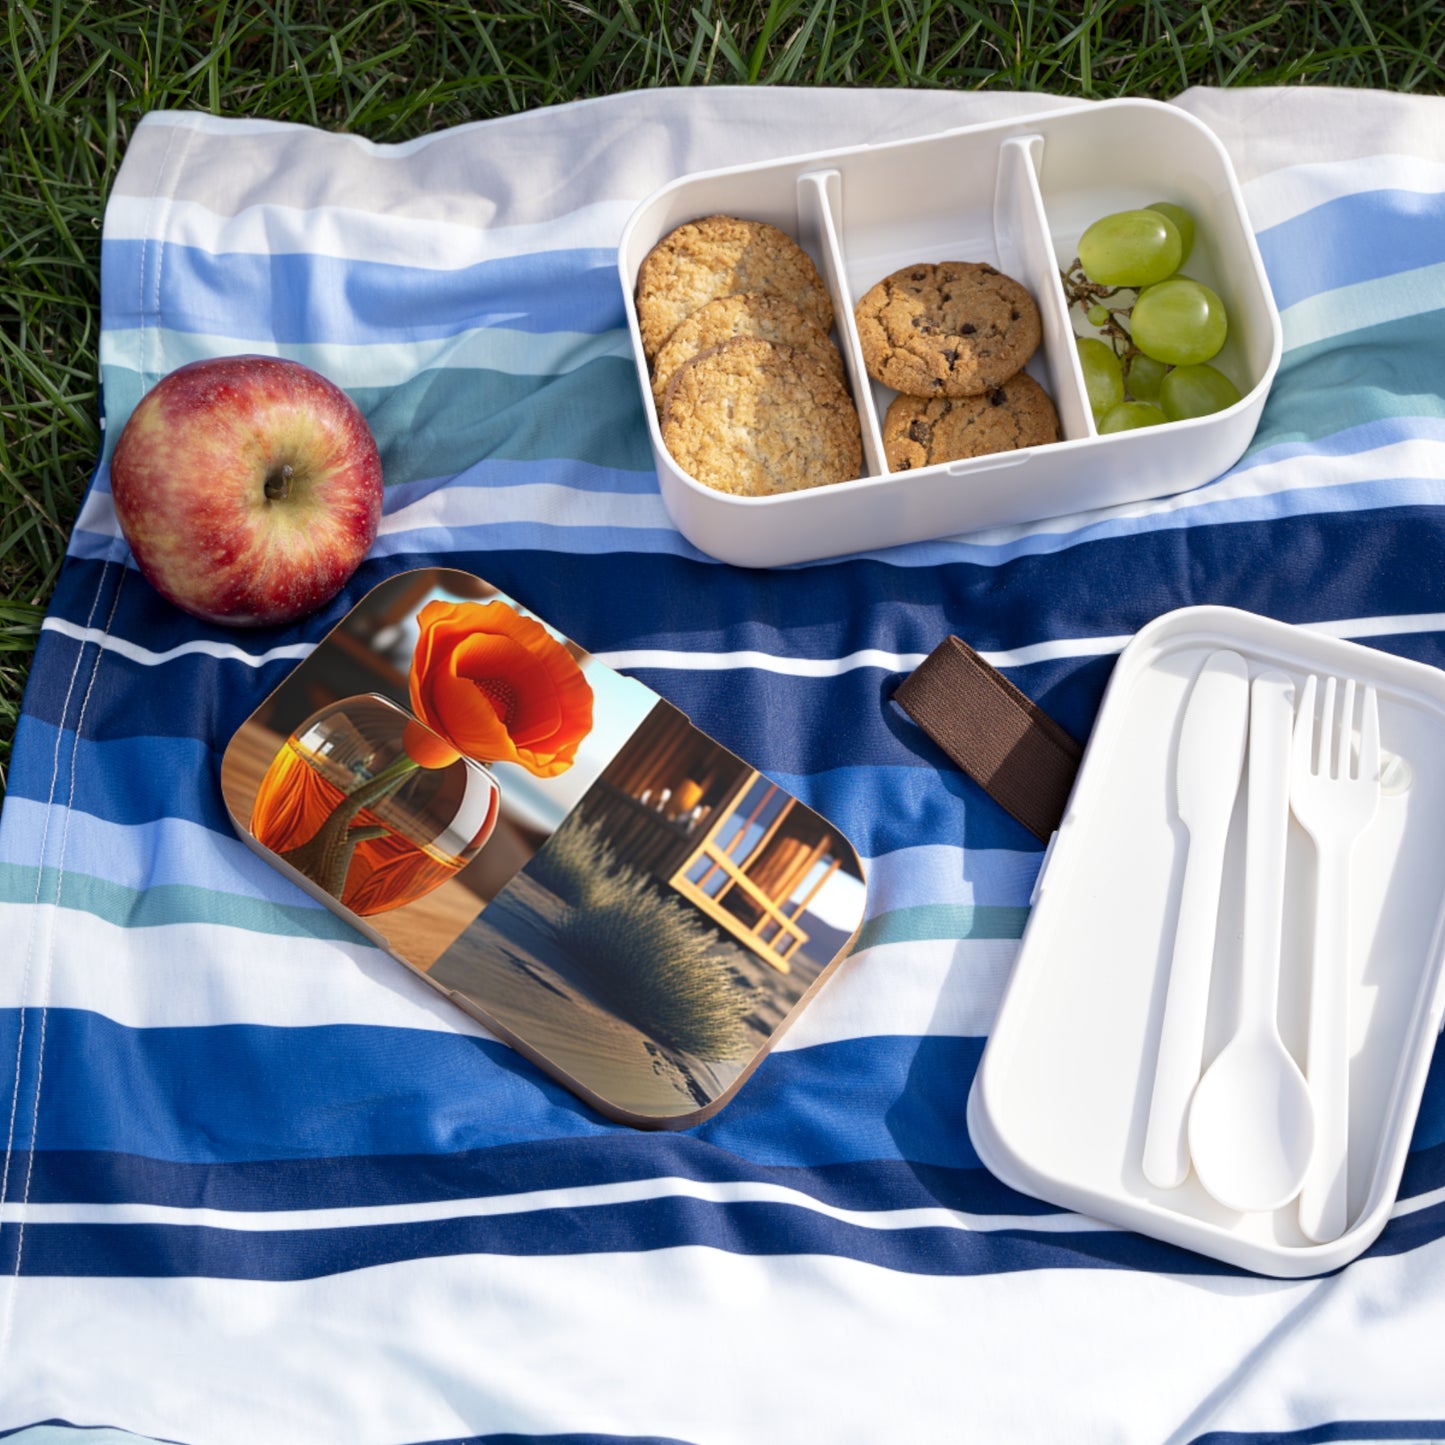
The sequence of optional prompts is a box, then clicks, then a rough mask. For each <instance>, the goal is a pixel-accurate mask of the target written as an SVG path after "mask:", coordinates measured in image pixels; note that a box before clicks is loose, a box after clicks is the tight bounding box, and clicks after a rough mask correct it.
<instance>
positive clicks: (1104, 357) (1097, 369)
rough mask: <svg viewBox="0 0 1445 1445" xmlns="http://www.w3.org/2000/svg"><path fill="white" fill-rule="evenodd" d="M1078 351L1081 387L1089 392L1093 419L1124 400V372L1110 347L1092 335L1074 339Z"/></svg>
mask: <svg viewBox="0 0 1445 1445" xmlns="http://www.w3.org/2000/svg"><path fill="white" fill-rule="evenodd" d="M1075 344H1076V345H1077V346H1078V348H1079V365H1080V366H1081V367H1083V370H1084V386H1085V387H1086V388H1087V390H1088V393H1089V410H1090V411H1092V412H1093V413H1094V415H1095V416H1096V417H1099V416H1103V414H1104V413H1105V412H1106V411H1108V410H1109V409H1110V408H1111V407H1115V406H1118V405H1119V403H1120V402H1121V401H1123V400H1124V369H1123V368H1122V367H1121V366H1120V365H1119V358H1118V357H1117V356H1115V355H1114V348H1113V347H1112V346H1109V345H1108V344H1107V343H1105V342H1103V341H1098V340H1096V339H1095V338H1094V337H1092V336H1079V337H1076V338H1075Z"/></svg>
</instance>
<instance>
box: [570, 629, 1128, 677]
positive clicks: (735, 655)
mask: <svg viewBox="0 0 1445 1445" xmlns="http://www.w3.org/2000/svg"><path fill="white" fill-rule="evenodd" d="M1128 640H1129V639H1128V637H1082V638H1079V637H1075V638H1068V639H1063V638H1061V639H1059V640H1057V641H1054V642H1035V643H1030V644H1029V645H1028V646H1026V647H1015V648H1010V649H1008V650H1006V651H997V650H995V651H989V652H980V653H979V656H980V657H982V658H984V659H985V660H986V661H988V662H990V663H992V664H993V666H995V667H1025V666H1027V665H1028V664H1029V663H1032V662H1046V661H1050V660H1053V659H1056V658H1063V657H1094V656H1098V655H1101V654H1103V653H1108V652H1118V651H1119V649H1120V648H1122V647H1123V646H1124V644H1125V643H1126V642H1128ZM594 656H595V657H596V658H597V660H598V661H599V662H605V663H606V664H607V665H608V667H613V668H616V669H618V670H619V671H622V670H624V669H639V668H659V669H662V670H664V671H673V672H723V671H727V670H728V669H729V668H737V667H752V668H757V669H759V670H760V671H763V672H775V673H781V674H784V675H785V676H788V677H838V676H840V675H841V674H843V673H845V672H853V671H855V670H857V669H858V668H865V667H876V668H881V669H882V670H883V671H884V672H911V671H912V670H913V669H914V668H915V667H917V666H918V664H919V663H920V662H922V661H923V659H924V658H925V657H927V656H928V654H927V653H925V652H884V651H883V650H882V649H881V648H876V647H866V648H862V649H860V650H859V651H857V652H850V653H847V654H845V655H844V656H843V657H778V656H776V655H774V654H773V653H769V652H758V651H756V650H754V649H751V648H741V649H739V650H737V651H734V652H678V651H675V650H673V649H670V648H641V647H639V648H626V649H618V650H615V651H612V652H598V653H596V654H594Z"/></svg>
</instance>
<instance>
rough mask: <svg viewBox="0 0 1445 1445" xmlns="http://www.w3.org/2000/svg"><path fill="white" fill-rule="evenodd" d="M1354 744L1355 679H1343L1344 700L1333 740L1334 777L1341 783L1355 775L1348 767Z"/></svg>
mask: <svg viewBox="0 0 1445 1445" xmlns="http://www.w3.org/2000/svg"><path fill="white" fill-rule="evenodd" d="M1354 744H1355V680H1354V678H1352V677H1349V678H1346V679H1345V700H1344V702H1342V703H1341V704H1340V735H1339V737H1338V738H1337V739H1336V741H1335V777H1337V778H1338V779H1339V780H1340V781H1341V782H1342V783H1343V782H1345V781H1347V780H1348V779H1349V778H1351V777H1354V776H1356V775H1355V773H1354V771H1353V769H1352V768H1351V767H1350V763H1351V761H1352V757H1351V754H1352V753H1353V751H1354Z"/></svg>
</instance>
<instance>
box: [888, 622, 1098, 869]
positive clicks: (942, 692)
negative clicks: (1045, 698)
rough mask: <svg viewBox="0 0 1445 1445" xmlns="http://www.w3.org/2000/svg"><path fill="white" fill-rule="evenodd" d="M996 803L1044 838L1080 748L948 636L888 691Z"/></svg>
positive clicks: (1060, 810) (1054, 823)
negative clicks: (891, 691) (895, 689)
mask: <svg viewBox="0 0 1445 1445" xmlns="http://www.w3.org/2000/svg"><path fill="white" fill-rule="evenodd" d="M893 696H894V698H895V699H896V700H897V702H898V704H899V706H900V707H901V708H902V709H903V710H904V712H906V713H907V714H908V716H909V717H911V718H912V719H913V721H914V722H916V723H917V724H918V726H919V727H921V728H922V729H923V731H924V732H926V733H927V734H928V736H929V737H931V738H932V739H933V741H934V742H936V743H937V744H938V746H939V747H941V748H942V749H943V751H944V752H946V753H947V754H948V756H949V757H950V758H951V759H952V760H953V761H954V762H955V763H957V764H958V766H959V767H960V768H962V769H963V771H964V772H965V773H967V774H968V775H969V777H970V778H972V779H973V780H974V782H976V783H977V784H978V785H979V787H981V788H982V789H983V790H984V792H986V793H987V794H988V795H989V797H991V798H992V799H993V800H994V802H996V803H998V804H999V805H1000V806H1001V807H1003V808H1005V809H1006V810H1007V811H1008V812H1010V813H1012V814H1013V816H1014V817H1015V818H1017V819H1018V820H1019V822H1020V823H1022V824H1023V825H1024V827H1025V828H1027V829H1028V830H1029V832H1031V833H1032V834H1033V835H1034V836H1035V837H1036V838H1041V839H1043V840H1044V841H1045V842H1047V841H1048V838H1049V835H1050V834H1051V833H1052V832H1053V831H1054V829H1055V828H1057V827H1058V825H1059V819H1060V818H1062V817H1063V815H1064V805H1065V804H1066V803H1067V802H1068V801H1069V789H1070V788H1072V787H1073V785H1074V774H1075V773H1077V772H1078V770H1079V759H1080V758H1081V757H1083V755H1084V750H1083V748H1081V747H1080V746H1079V744H1078V743H1076V742H1075V741H1074V739H1073V738H1071V737H1070V736H1069V734H1068V733H1066V732H1065V731H1064V730H1063V728H1061V727H1060V726H1059V725H1058V723H1056V722H1055V721H1054V720H1053V718H1051V717H1050V716H1049V715H1048V714H1047V713H1046V712H1044V711H1043V710H1042V709H1041V708H1039V707H1038V706H1037V705H1036V704H1034V703H1033V702H1031V701H1030V700H1029V699H1028V698H1026V697H1025V696H1024V695H1023V693H1021V692H1020V691H1019V690H1018V688H1016V687H1015V686H1014V685H1013V683H1011V682H1010V681H1009V680H1008V678H1006V677H1005V676H1004V675H1003V673H1001V672H1000V671H999V670H998V669H997V668H996V667H992V666H990V665H989V664H988V663H987V662H985V661H984V660H983V658H981V657H980V656H979V655H978V653H976V652H975V651H974V650H973V648H971V647H970V646H969V645H968V644H967V643H966V642H962V641H960V640H959V639H958V638H957V637H947V638H945V639H944V640H943V641H942V642H940V643H939V644H938V646H937V647H935V648H934V649H933V651H932V652H930V653H929V654H928V656H927V657H926V658H924V659H923V661H922V662H921V663H920V664H919V666H918V667H917V668H916V669H915V670H914V671H913V672H912V673H911V674H910V675H909V676H908V677H906V678H904V680H903V682H902V683H901V684H900V685H899V687H898V690H897V691H896V692H895V693H894V694H893Z"/></svg>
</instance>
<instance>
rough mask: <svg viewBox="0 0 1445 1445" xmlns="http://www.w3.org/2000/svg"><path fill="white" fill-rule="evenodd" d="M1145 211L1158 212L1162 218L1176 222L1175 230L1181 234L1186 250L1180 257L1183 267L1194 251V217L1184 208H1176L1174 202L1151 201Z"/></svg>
mask: <svg viewBox="0 0 1445 1445" xmlns="http://www.w3.org/2000/svg"><path fill="white" fill-rule="evenodd" d="M1144 209H1145V210H1146V211H1158V212H1159V214H1160V215H1161V216H1168V217H1169V219H1170V220H1171V221H1173V222H1174V228H1175V230H1177V231H1178V232H1179V244H1180V245H1181V246H1183V248H1184V250H1183V253H1182V254H1181V255H1180V257H1179V264H1180V265H1181V266H1182V265H1183V264H1184V263H1185V262H1186V261H1187V260H1188V259H1189V253H1190V252H1191V251H1192V250H1193V249H1194V217H1193V216H1191V215H1190V214H1189V212H1188V211H1186V210H1185V209H1184V207H1183V206H1176V205H1175V204H1174V202H1173V201H1150V202H1149V204H1148V205H1147V206H1145V207H1144Z"/></svg>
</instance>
